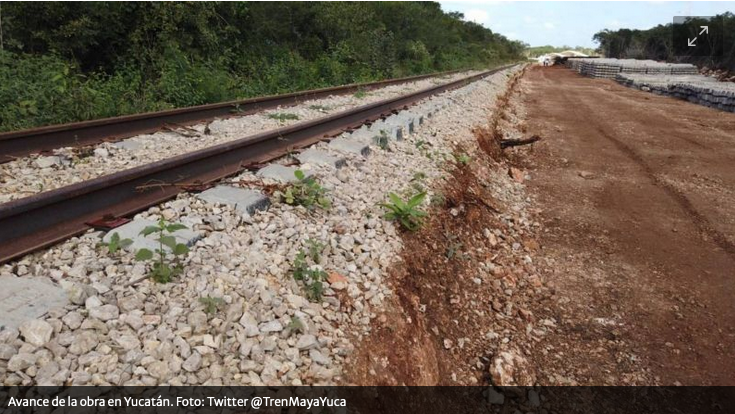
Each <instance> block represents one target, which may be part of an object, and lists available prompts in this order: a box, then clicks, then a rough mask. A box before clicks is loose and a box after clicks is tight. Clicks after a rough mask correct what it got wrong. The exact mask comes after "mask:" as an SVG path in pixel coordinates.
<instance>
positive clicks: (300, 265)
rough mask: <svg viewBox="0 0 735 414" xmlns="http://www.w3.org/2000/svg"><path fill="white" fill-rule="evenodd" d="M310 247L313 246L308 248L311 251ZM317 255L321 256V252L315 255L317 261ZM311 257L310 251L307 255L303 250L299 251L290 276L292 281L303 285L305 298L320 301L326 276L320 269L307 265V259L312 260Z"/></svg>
mask: <svg viewBox="0 0 735 414" xmlns="http://www.w3.org/2000/svg"><path fill="white" fill-rule="evenodd" d="M312 247H313V246H310V248H309V250H311V249H312ZM319 254H321V251H319V252H318V253H317V254H316V258H317V259H319ZM313 255H314V252H313V251H310V252H309V254H308V255H307V252H305V251H304V250H303V249H301V250H299V253H298V254H297V255H296V258H295V259H294V261H293V270H292V275H293V278H294V280H296V281H299V282H303V283H304V288H305V290H306V296H307V297H308V298H309V300H311V301H319V300H321V298H322V293H323V292H324V284H323V282H324V281H326V280H327V278H328V275H327V272H325V271H324V270H322V269H321V268H319V267H317V266H310V265H309V263H308V261H307V258H312V257H313Z"/></svg>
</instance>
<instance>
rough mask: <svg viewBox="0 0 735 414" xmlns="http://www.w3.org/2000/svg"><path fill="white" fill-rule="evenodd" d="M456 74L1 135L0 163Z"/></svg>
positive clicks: (247, 100) (62, 125) (291, 94)
mask: <svg viewBox="0 0 735 414" xmlns="http://www.w3.org/2000/svg"><path fill="white" fill-rule="evenodd" d="M458 72H461V70H455V71H449V72H440V73H432V74H427V75H417V76H410V77H406V78H397V79H388V80H382V81H377V82H370V83H356V84H350V85H344V86H335V87H331V88H322V89H313V90H308V91H300V92H294V93H289V94H284V95H271V96H261V97H257V98H251V99H244V100H237V101H229V102H221V103H215V104H208V105H199V106H192V107H187V108H179V109H171V110H165V111H157V112H146V113H142V114H135V115H125V116H119V117H114V118H102V119H95V120H90V121H83V122H73V123H68V124H59V125H49V126H44V127H40V128H33V129H24V130H20V131H12V132H3V133H0V163H5V162H8V161H12V160H14V159H16V158H19V157H24V156H26V155H29V154H33V153H44V152H49V151H51V150H53V149H55V148H62V147H79V146H85V145H93V144H98V143H100V142H104V141H119V140H121V139H123V138H128V137H132V136H135V135H140V134H147V133H152V132H155V131H158V130H160V129H161V128H163V127H164V126H166V125H177V124H178V125H192V124H197V123H202V122H206V121H209V120H212V119H215V118H222V117H231V116H243V115H249V114H253V113H256V112H259V111H263V110H265V109H270V108H276V107H279V106H293V105H297V104H299V103H301V102H304V101H309V100H314V99H320V98H326V97H328V96H330V95H343V94H348V93H353V92H356V91H359V90H373V89H378V88H382V87H385V86H390V85H396V84H401V83H407V82H415V81H418V80H422V79H426V78H431V77H436V76H446V75H452V74H455V73H458Z"/></svg>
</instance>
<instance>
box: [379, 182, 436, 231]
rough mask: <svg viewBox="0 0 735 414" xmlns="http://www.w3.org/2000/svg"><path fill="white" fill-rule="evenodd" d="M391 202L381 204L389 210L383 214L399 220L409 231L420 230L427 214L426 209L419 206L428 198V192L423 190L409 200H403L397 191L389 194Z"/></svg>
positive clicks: (388, 218)
mask: <svg viewBox="0 0 735 414" xmlns="http://www.w3.org/2000/svg"><path fill="white" fill-rule="evenodd" d="M388 198H389V199H390V202H388V203H381V204H380V206H381V207H383V208H384V209H386V210H387V213H385V215H384V216H383V217H384V218H385V219H386V220H390V221H394V220H395V221H398V223H400V225H401V226H402V227H403V228H405V229H406V230H409V231H416V230H418V229H419V228H420V227H421V225H422V224H423V218H424V217H426V216H427V213H426V212H425V211H422V210H420V209H419V208H418V206H419V205H420V204H421V203H422V202H423V201H424V198H426V193H425V192H421V193H418V194H416V195H414V196H413V197H411V198H410V199H409V200H408V201H403V200H401V198H400V197H399V196H398V195H396V194H395V193H390V194H388Z"/></svg>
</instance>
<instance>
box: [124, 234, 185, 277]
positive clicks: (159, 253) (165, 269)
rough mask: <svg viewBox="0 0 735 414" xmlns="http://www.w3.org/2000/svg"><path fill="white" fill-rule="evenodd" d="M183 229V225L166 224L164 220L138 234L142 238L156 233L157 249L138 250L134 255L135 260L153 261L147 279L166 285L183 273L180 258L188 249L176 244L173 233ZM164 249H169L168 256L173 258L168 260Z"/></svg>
mask: <svg viewBox="0 0 735 414" xmlns="http://www.w3.org/2000/svg"><path fill="white" fill-rule="evenodd" d="M185 228H186V226H184V225H183V224H179V223H168V222H166V220H164V219H160V220H159V221H158V223H157V224H156V225H154V226H148V227H146V228H144V229H143V230H142V231H141V232H140V234H141V235H142V236H148V235H150V234H153V233H158V248H157V249H155V252H154V251H151V250H149V249H140V250H138V252H137V253H136V254H135V260H138V261H151V260H152V261H153V265H152V266H151V271H150V272H149V273H148V277H150V278H152V279H153V280H154V281H156V282H158V283H168V282H170V281H171V279H173V278H174V277H175V276H178V275H179V274H181V272H183V270H184V267H183V265H182V264H181V261H180V257H181V256H184V255H185V254H187V253H188V252H189V248H188V247H187V246H186V245H185V244H183V243H177V242H176V237H174V236H173V233H174V232H176V231H177V230H182V229H185ZM166 248H168V249H170V255H171V256H173V258H171V259H169V254H168V253H167V252H166Z"/></svg>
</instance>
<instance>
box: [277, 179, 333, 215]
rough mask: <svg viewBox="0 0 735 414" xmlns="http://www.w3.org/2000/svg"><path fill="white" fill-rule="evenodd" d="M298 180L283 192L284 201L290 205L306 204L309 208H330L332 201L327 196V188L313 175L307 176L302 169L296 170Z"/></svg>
mask: <svg viewBox="0 0 735 414" xmlns="http://www.w3.org/2000/svg"><path fill="white" fill-rule="evenodd" d="M294 176H295V177H296V179H297V181H296V182H294V183H291V184H289V186H288V187H286V190H285V191H284V192H283V201H284V202H285V203H286V204H289V205H297V206H304V207H306V208H307V209H314V208H316V207H319V208H321V209H323V210H328V209H329V208H330V207H331V205H332V202H331V201H330V200H329V198H327V193H328V191H327V189H325V188H323V187H322V186H321V185H319V183H318V182H317V181H316V179H315V178H314V177H313V176H309V177H307V176H306V174H304V172H303V171H301V170H296V171H294Z"/></svg>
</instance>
